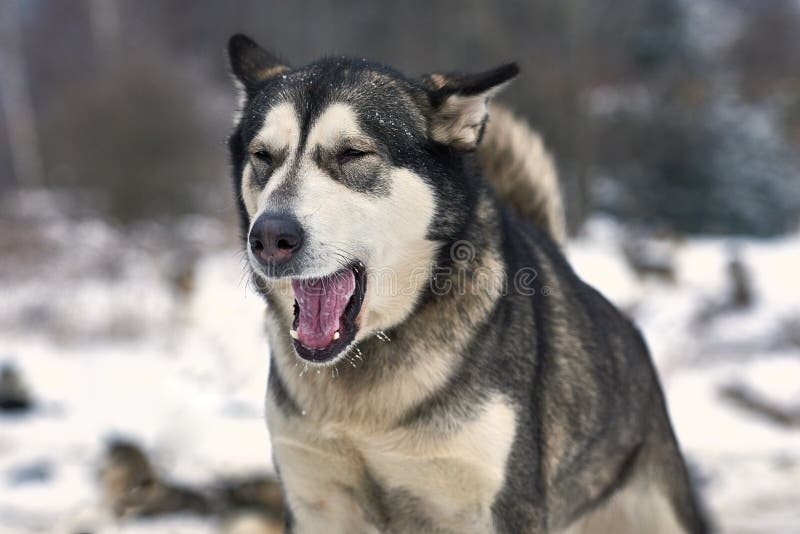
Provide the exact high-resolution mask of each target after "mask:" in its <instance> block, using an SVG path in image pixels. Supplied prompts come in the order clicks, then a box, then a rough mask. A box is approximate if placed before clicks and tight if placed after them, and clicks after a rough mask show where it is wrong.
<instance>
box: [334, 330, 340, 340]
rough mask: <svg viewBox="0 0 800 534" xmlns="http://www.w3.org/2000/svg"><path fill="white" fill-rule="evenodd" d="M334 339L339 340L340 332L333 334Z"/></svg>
mask: <svg viewBox="0 0 800 534" xmlns="http://www.w3.org/2000/svg"><path fill="white" fill-rule="evenodd" d="M333 339H339V331H338V330H337V331H336V332H334V333H333Z"/></svg>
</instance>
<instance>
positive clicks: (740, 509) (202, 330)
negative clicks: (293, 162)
mask: <svg viewBox="0 0 800 534" xmlns="http://www.w3.org/2000/svg"><path fill="white" fill-rule="evenodd" d="M39 225H40V226H41V229H40V235H39V236H38V238H39V239H41V240H42V241H43V243H45V244H46V245H48V246H46V247H44V248H45V250H46V251H47V261H46V262H43V261H42V262H39V261H31V260H30V258H29V257H27V255H26V260H25V261H22V260H20V262H19V265H16V266H15V265H11V266H9V265H5V266H4V267H3V270H4V272H5V273H9V272H10V273H14V274H13V275H4V276H3V278H0V292H1V293H0V294H2V296H3V302H4V305H3V307H2V308H0V339H2V345H1V346H0V364H2V363H7V362H13V363H14V364H15V365H16V366H17V367H18V368H19V369H20V371H21V372H22V375H23V378H24V379H25V381H26V382H27V384H28V385H29V386H30V389H31V391H32V393H33V394H34V397H35V401H36V408H35V410H34V411H33V412H32V413H31V414H29V415H22V416H8V415H4V416H0V533H6V532H8V533H12V532H13V533H33V532H74V531H76V530H80V529H91V530H92V531H94V532H101V533H116V532H121V533H140V532H141V533H144V532H179V533H206V532H215V531H217V530H218V528H219V526H218V525H216V524H213V523H212V524H208V522H207V521H205V520H201V519H197V518H192V517H188V516H187V517H180V516H179V517H173V518H165V519H155V520H131V521H126V522H122V523H119V522H115V521H114V520H112V518H111V517H110V516H109V514H108V512H107V511H106V509H105V507H104V506H103V503H102V502H101V501H100V496H99V494H98V485H97V478H96V473H97V469H98V466H99V460H100V458H101V455H102V452H103V449H104V445H105V443H106V442H107V440H108V439H110V438H111V437H114V436H122V437H128V438H133V439H135V440H137V441H139V442H140V443H141V444H143V445H144V447H145V448H146V450H147V451H148V453H149V454H151V455H152V457H153V459H154V461H155V462H156V463H157V464H158V465H159V466H160V468H161V469H162V470H163V472H164V473H165V474H166V475H168V476H169V478H171V479H172V480H175V481H178V482H181V483H186V484H192V485H196V484H206V483H209V482H210V481H212V480H214V479H216V478H218V477H221V476H230V475H237V474H254V473H263V472H270V471H271V470H272V466H271V464H270V458H271V452H270V446H269V439H268V433H267V430H266V427H265V424H264V421H263V397H264V393H265V385H266V377H267V372H268V355H269V351H268V347H267V343H266V339H265V336H264V333H263V325H262V317H263V313H264V311H263V304H262V302H261V300H260V299H259V298H258V297H257V296H256V295H255V294H254V293H253V292H252V291H251V290H250V289H249V288H248V287H247V284H246V283H245V276H244V270H243V267H244V266H243V260H242V258H241V255H240V254H239V253H238V252H237V250H236V244H237V243H236V241H235V238H234V237H233V236H235V231H233V230H231V231H227V229H226V228H222V229H221V228H220V227H219V224H218V223H215V222H213V221H202V220H199V221H194V223H193V224H191V225H187V227H189V228H195V229H197V228H199V229H200V230H199V231H200V232H201V234H202V235H200V236H197V235H195V236H192V237H191V239H190V241H191V247H189V249H190V250H193V251H195V252H196V254H197V256H196V257H197V263H196V266H195V270H194V272H195V280H194V284H193V287H194V289H193V290H192V291H190V292H187V293H185V294H184V293H181V292H180V291H178V290H176V289H175V288H174V286H173V284H171V282H170V280H171V279H172V278H171V277H172V276H173V275H172V274H171V271H170V269H172V266H174V264H175V261H173V260H174V259H175V257H176V256H177V255H178V249H182V250H185V249H186V246H185V245H186V240H183V241H180V240H179V241H180V243H179V245H176V244H175V242H173V241H170V240H166V239H162V238H161V237H159V234H158V232H154V231H153V229H152V228H151V229H146V230H144V231H143V232H144V233H143V234H142V235H138V236H133V237H125V236H123V235H121V234H120V233H119V232H117V231H116V230H114V229H113V228H111V227H109V226H107V225H105V224H103V223H101V222H99V221H83V222H80V223H73V222H67V221H64V220H50V221H44V222H40V223H39ZM187 232H188V230H187ZM123 239H126V240H128V241H127V243H128V244H127V246H125V247H120V246H119V243H120V242H121V240H123ZM625 239H626V237H625V233H624V232H623V231H622V230H621V228H620V227H619V226H618V225H617V224H616V223H614V222H613V221H611V220H608V219H600V218H598V219H595V220H593V221H591V222H590V224H589V225H588V226H587V230H586V232H585V233H584V234H583V235H582V236H580V237H579V238H577V239H575V240H573V241H572V242H571V243H570V244H569V245H568V249H567V252H568V255H569V257H570V259H571V261H572V263H573V264H574V266H575V269H576V271H577V272H578V273H579V274H580V275H581V276H583V277H584V278H585V279H586V280H587V281H589V282H590V283H592V284H593V285H595V286H596V287H598V288H599V289H600V290H601V291H603V292H604V293H605V294H606V295H607V296H608V297H609V298H610V299H611V300H612V301H613V302H615V303H616V304H617V305H618V306H620V307H621V308H622V309H624V310H626V311H628V312H629V313H630V314H631V315H632V316H633V317H634V319H635V320H636V322H637V324H639V325H640V327H641V328H642V330H643V332H644V334H645V337H646V338H647V340H648V343H649V345H650V347H651V349H652V352H653V356H654V359H655V361H656V364H657V367H658V368H659V371H660V375H661V379H662V382H663V385H664V388H665V391H666V394H667V398H668V404H669V408H670V412H671V417H672V420H673V423H674V426H675V430H676V433H677V435H678V437H679V439H680V441H681V444H682V447H683V449H684V451H685V454H686V456H687V458H688V460H689V462H690V465H691V467H692V470H693V473H694V474H695V475H696V477H697V480H698V484H699V487H700V490H701V493H702V496H703V498H704V500H705V502H706V505H707V507H708V509H709V511H710V514H711V516H712V517H713V519H714V521H715V523H716V524H717V526H718V527H720V531H721V532H731V533H770V534H773V533H790V532H798V531H800V429H798V428H797V427H795V428H788V427H783V426H779V425H777V424H775V423H773V422H771V421H769V420H767V419H765V418H762V417H760V416H759V415H757V414H754V413H751V412H748V411H743V410H742V409H741V408H739V407H737V406H736V405H734V404H733V403H731V402H729V401H727V400H726V399H725V398H724V397H723V396H722V395H721V392H720V391H721V388H723V387H724V386H730V385H740V386H742V387H744V388H747V390H748V391H752V392H754V393H755V394H757V395H758V396H759V397H761V398H766V399H769V400H770V402H773V403H775V404H776V405H778V406H783V407H786V409H787V410H791V409H792V407H794V409H797V407H798V406H800V345H797V344H792V342H791V341H790V339H793V338H791V337H790V336H787V334H786V332H785V329H786V328H787V325H792V324H796V325H800V322H797V321H798V320H800V298H798V297H800V277H798V276H797V273H798V272H800V253H799V252H800V235H793V236H787V237H784V238H780V239H772V240H752V239H746V238H738V239H735V240H733V241H731V240H725V239H720V238H696V239H689V240H686V241H682V242H678V243H675V244H670V245H669V247H668V248H670V250H674V263H675V271H676V281H675V283H674V284H671V283H669V282H667V281H660V280H652V279H646V278H645V279H640V278H638V277H637V276H636V274H635V273H634V272H633V270H632V269H631V268H630V267H629V266H628V264H627V262H626V261H625V259H624V256H623V255H622V253H621V250H622V244H623V242H624V240H625ZM732 245H735V246H736V247H737V250H738V251H739V255H740V257H741V259H742V261H743V262H744V264H745V266H746V267H747V269H748V272H749V274H750V278H751V280H752V281H753V285H754V294H755V301H754V305H753V306H752V307H750V308H746V309H741V310H729V311H725V312H722V313H719V314H718V315H716V316H715V317H714V318H712V319H711V320H709V321H707V322H705V323H703V324H699V322H698V320H697V318H698V316H699V314H701V313H702V312H703V310H706V309H708V307H709V305H712V304H713V303H718V302H720V301H722V300H724V296H725V294H726V290H727V287H728V283H727V279H726V268H727V267H726V266H727V262H728V259H729V254H730V251H731V250H732ZM48 247H49V248H48ZM173 248H174V249H175V250H173ZM12 257H13V256H12ZM798 328H800V327H798ZM795 335H797V334H795Z"/></svg>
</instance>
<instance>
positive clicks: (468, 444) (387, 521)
mask: <svg viewBox="0 0 800 534" xmlns="http://www.w3.org/2000/svg"><path fill="white" fill-rule="evenodd" d="M267 417H268V423H269V426H270V432H271V434H272V443H273V451H274V455H275V460H276V462H277V464H278V467H279V469H280V474H281V478H282V480H283V484H284V487H285V490H286V494H287V500H288V503H289V506H290V508H291V510H292V514H293V516H294V519H295V532H298V533H305V532H325V533H326V534H333V533H339V532H342V533H344V532H347V533H357V532H417V531H419V530H420V529H431V530H433V529H435V530H436V531H437V532H463V533H468V532H482V533H484V532H492V531H493V528H492V516H491V505H492V502H493V501H494V498H495V496H496V495H497V492H498V491H499V490H500V488H501V487H502V485H503V481H504V477H505V466H506V460H507V457H508V454H509V451H510V449H511V445H512V442H513V439H514V431H515V426H516V425H515V412H514V410H513V407H512V406H511V405H510V404H509V403H508V402H506V400H505V399H504V398H503V397H502V396H499V395H498V396H495V397H493V398H491V399H490V400H488V401H487V402H485V403H484V404H483V405H482V406H479V407H477V409H476V411H475V414H474V416H473V417H471V418H469V419H466V420H456V419H453V418H452V417H450V416H444V417H438V418H434V419H432V420H431V421H430V422H428V423H425V424H421V425H419V424H418V425H412V426H401V427H396V428H393V429H383V430H376V429H364V428H358V427H356V426H354V425H345V424H342V423H337V424H332V423H328V422H325V421H320V420H318V419H315V418H314V414H313V410H311V409H308V410H307V411H306V413H305V415H303V416H299V415H297V416H292V415H286V414H285V413H284V412H282V411H281V410H279V409H278V408H277V407H276V406H275V405H274V404H272V402H271V401H268V410H267Z"/></svg>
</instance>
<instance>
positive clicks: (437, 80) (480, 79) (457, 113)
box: [422, 63, 519, 150]
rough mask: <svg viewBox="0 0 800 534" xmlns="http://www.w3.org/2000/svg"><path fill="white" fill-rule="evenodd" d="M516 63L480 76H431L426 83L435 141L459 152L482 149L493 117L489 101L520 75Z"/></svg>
mask: <svg viewBox="0 0 800 534" xmlns="http://www.w3.org/2000/svg"><path fill="white" fill-rule="evenodd" d="M518 73H519V67H518V66H517V64H516V63H508V64H506V65H502V66H500V67H497V68H496V69H492V70H489V71H485V72H480V73H478V74H428V75H426V76H424V77H423V79H422V83H423V85H424V86H425V88H426V89H427V91H428V98H429V100H430V103H431V107H432V111H431V117H430V123H429V134H430V136H431V138H432V139H434V140H435V141H438V142H439V143H443V144H446V145H450V146H452V147H454V148H457V149H459V150H474V149H476V148H477V147H478V144H479V143H480V141H481V136H482V135H483V129H484V126H485V125H486V119H487V117H488V114H489V100H490V99H491V98H492V97H493V96H494V95H495V94H497V93H498V92H500V91H501V90H502V89H503V87H505V85H506V84H507V83H508V82H509V81H510V80H511V79H512V78H514V77H515V76H516V75H517V74H518Z"/></svg>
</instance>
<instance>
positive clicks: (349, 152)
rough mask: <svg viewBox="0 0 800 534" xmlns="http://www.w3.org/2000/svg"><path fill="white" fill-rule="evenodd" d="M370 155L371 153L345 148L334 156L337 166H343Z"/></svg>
mask: <svg viewBox="0 0 800 534" xmlns="http://www.w3.org/2000/svg"><path fill="white" fill-rule="evenodd" d="M370 154H372V152H367V151H365V150H358V149H356V148H346V149H345V150H342V151H341V152H339V153H338V154H337V155H336V161H337V162H338V163H339V165H344V164H345V163H349V162H351V161H353V160H356V159H359V158H363V157H364V156H368V155H370Z"/></svg>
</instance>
